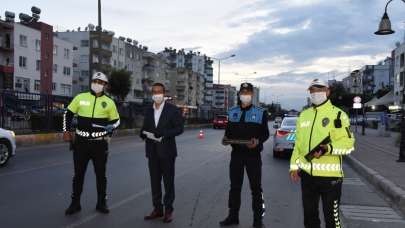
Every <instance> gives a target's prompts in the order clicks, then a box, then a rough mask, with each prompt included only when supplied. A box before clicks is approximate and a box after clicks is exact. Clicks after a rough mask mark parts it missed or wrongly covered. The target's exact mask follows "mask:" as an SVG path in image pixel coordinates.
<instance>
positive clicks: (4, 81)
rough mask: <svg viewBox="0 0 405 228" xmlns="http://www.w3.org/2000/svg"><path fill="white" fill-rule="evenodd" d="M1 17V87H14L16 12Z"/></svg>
mask: <svg viewBox="0 0 405 228" xmlns="http://www.w3.org/2000/svg"><path fill="white" fill-rule="evenodd" d="M8 14H9V15H7V14H6V19H5V20H4V21H3V20H1V19H0V88H1V89H13V87H14V83H13V75H14V14H12V13H11V14H10V13H8Z"/></svg>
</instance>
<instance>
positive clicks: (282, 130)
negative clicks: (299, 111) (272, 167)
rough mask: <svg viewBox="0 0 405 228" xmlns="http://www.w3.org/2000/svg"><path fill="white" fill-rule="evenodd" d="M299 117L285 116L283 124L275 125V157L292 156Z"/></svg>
mask: <svg viewBox="0 0 405 228" xmlns="http://www.w3.org/2000/svg"><path fill="white" fill-rule="evenodd" d="M297 119H298V118H297V117H285V118H284V119H283V121H282V122H281V126H278V125H276V124H275V125H274V128H276V133H275V134H274V139H273V157H275V158H278V157H291V154H292V151H293V150H294V145H295V138H296V135H295V132H296V124H297Z"/></svg>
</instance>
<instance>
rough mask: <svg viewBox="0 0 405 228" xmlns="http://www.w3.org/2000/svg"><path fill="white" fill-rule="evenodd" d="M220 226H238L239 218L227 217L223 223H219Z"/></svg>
mask: <svg viewBox="0 0 405 228" xmlns="http://www.w3.org/2000/svg"><path fill="white" fill-rule="evenodd" d="M219 225H220V226H233V225H239V218H238V217H237V216H231V215H228V217H226V219H224V220H223V221H221V222H219Z"/></svg>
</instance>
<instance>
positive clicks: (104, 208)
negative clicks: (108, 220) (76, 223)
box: [96, 203, 110, 214]
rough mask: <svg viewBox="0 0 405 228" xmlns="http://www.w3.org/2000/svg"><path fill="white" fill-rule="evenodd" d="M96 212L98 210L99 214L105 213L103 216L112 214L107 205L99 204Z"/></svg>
mask: <svg viewBox="0 0 405 228" xmlns="http://www.w3.org/2000/svg"><path fill="white" fill-rule="evenodd" d="M96 210H97V211H98V212H100V213H103V214H108V213H110V209H108V206H107V204H106V203H103V204H97V206H96Z"/></svg>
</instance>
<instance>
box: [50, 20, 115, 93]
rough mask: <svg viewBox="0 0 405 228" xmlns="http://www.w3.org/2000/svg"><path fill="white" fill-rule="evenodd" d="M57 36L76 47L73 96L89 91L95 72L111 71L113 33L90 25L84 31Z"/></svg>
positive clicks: (71, 31) (62, 33) (58, 34)
mask: <svg viewBox="0 0 405 228" xmlns="http://www.w3.org/2000/svg"><path fill="white" fill-rule="evenodd" d="M56 35H57V36H58V37H59V38H61V39H63V40H66V41H68V42H70V43H72V44H73V45H74V47H75V52H74V57H73V59H74V68H73V95H76V94H78V93H80V92H82V91H85V90H88V89H89V85H90V78H91V76H92V75H93V73H94V72H96V71H103V72H110V71H111V64H110V63H111V57H112V51H111V43H112V37H113V35H114V33H113V32H109V31H102V32H101V31H100V32H99V31H95V26H94V25H92V24H89V25H88V26H87V27H86V28H85V29H84V31H82V30H81V29H80V28H78V29H77V30H67V31H66V32H57V33H56ZM99 43H100V44H101V45H99Z"/></svg>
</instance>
